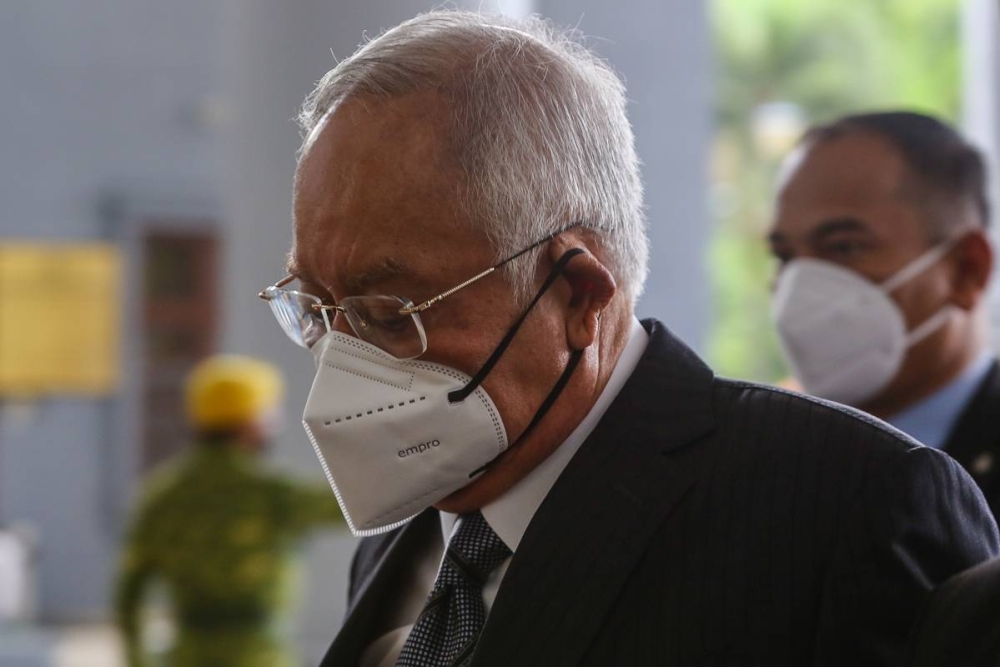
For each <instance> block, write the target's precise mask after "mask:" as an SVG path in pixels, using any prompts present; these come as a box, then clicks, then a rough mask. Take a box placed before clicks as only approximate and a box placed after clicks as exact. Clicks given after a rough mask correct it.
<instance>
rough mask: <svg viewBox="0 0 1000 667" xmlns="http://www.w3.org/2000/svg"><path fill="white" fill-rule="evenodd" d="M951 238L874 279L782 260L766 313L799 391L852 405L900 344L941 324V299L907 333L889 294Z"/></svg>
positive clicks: (876, 387) (899, 352)
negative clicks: (880, 279) (935, 308)
mask: <svg viewBox="0 0 1000 667" xmlns="http://www.w3.org/2000/svg"><path fill="white" fill-rule="evenodd" d="M952 245H953V242H952V241H947V242H945V243H942V244H940V245H938V246H935V247H934V248H932V249H931V250H929V251H928V252H926V253H924V254H923V255H921V256H920V257H918V258H917V259H915V260H914V261H913V262H911V263H910V264H908V265H907V266H905V267H904V268H903V269H901V270H900V271H899V272H897V273H896V274H895V275H894V276H892V277H891V278H889V279H888V280H886V281H885V282H883V283H882V284H881V285H878V284H875V283H873V282H871V281H869V280H867V279H866V278H864V277H862V276H861V275H859V274H857V273H855V272H854V271H851V270H849V269H845V268H843V267H841V266H838V265H836V264H833V263H831V262H825V261H822V260H817V259H808V258H807V259H796V260H793V261H791V262H789V264H788V266H786V267H785V269H784V271H782V273H781V277H780V278H779V279H778V283H777V286H776V289H775V292H774V297H773V302H772V316H773V318H774V321H775V324H776V326H777V329H778V335H779V338H780V339H781V344H782V350H783V352H784V353H785V358H786V359H787V360H788V363H789V365H790V366H791V368H792V372H793V373H794V375H795V377H796V379H797V380H798V381H799V383H800V384H801V385H802V388H803V390H805V391H806V392H807V393H809V394H812V395H813V396H818V397H820V398H826V399H829V400H831V401H837V402H839V403H845V404H847V405H854V406H858V405H863V404H864V403H865V402H866V401H868V400H870V399H872V398H874V397H875V396H877V395H878V393H879V392H880V391H882V390H883V389H885V388H886V387H887V386H888V385H889V383H890V382H891V381H892V379H893V378H894V377H895V376H896V373H897V372H898V371H899V369H900V367H901V366H902V364H903V360H904V358H905V357H906V351H907V350H908V349H909V348H910V347H912V346H913V345H916V344H917V343H918V342H920V341H921V340H923V339H924V338H926V337H927V336H929V335H931V334H932V333H934V332H935V331H937V330H938V329H940V328H941V327H942V326H944V324H945V322H946V321H947V319H948V317H949V316H950V315H951V310H952V308H951V306H945V307H943V308H942V309H941V310H939V311H938V312H937V313H935V314H934V315H932V316H931V317H929V318H928V319H927V320H926V321H924V322H923V323H922V324H920V325H919V326H917V327H916V328H915V329H914V330H913V331H909V332H907V330H906V321H905V319H904V317H903V313H902V311H901V310H900V309H899V306H897V305H896V302H895V301H893V300H892V298H891V297H890V294H891V293H892V292H893V290H895V289H896V288H898V287H900V286H902V285H904V284H906V283H907V282H909V281H910V280H912V279H913V278H915V277H916V276H918V275H919V274H921V273H923V272H924V271H926V270H927V269H928V268H930V267H931V266H932V265H933V264H935V263H936V262H938V261H939V260H940V259H941V258H942V257H944V255H945V254H946V253H947V252H948V251H949V250H950V249H951V247H952Z"/></svg>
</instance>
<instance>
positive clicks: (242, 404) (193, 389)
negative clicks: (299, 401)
mask: <svg viewBox="0 0 1000 667" xmlns="http://www.w3.org/2000/svg"><path fill="white" fill-rule="evenodd" d="M283 389H284V386H283V382H282V379H281V374H280V372H279V371H278V369H277V367H275V366H273V365H271V364H269V363H266V362H264V361H260V360H258V359H253V358H251V357H244V356H238V355H228V354H227V355H218V356H215V357H209V358H208V359H206V360H205V361H203V362H201V363H200V364H198V365H197V366H196V367H195V369H194V370H193V371H191V374H190V375H189V376H188V379H187V390H186V395H185V399H186V404H187V414H188V418H189V419H190V420H191V422H192V424H194V426H195V428H198V429H225V428H234V427H240V426H244V425H246V424H249V423H251V422H253V421H255V420H256V419H258V418H260V417H261V416H263V415H264V414H266V413H267V412H268V411H269V410H271V409H273V408H274V407H275V406H276V405H277V404H278V402H279V401H280V400H281V395H282V391H283Z"/></svg>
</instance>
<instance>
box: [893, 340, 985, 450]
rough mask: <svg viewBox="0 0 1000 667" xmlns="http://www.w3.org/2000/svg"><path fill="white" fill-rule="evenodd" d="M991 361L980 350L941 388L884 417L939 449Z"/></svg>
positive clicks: (926, 443)
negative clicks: (960, 371) (959, 373)
mask: <svg viewBox="0 0 1000 667" xmlns="http://www.w3.org/2000/svg"><path fill="white" fill-rule="evenodd" d="M992 363H993V357H992V355H991V354H990V353H989V352H983V353H982V354H981V355H979V356H978V357H977V358H976V360H975V361H973V362H972V363H971V364H969V366H968V367H967V368H966V369H965V370H964V371H962V373H961V375H959V376H958V377H957V378H955V379H954V380H952V381H951V382H950V383H949V384H948V385H946V386H945V387H944V388H942V389H939V390H938V391H937V392H935V393H934V394H931V395H930V396H928V397H927V398H925V399H923V400H922V401H920V402H919V403H916V404H914V405H911V406H910V407H909V408H907V409H906V410H903V411H902V412H900V413H898V414H895V415H892V416H891V417H889V418H888V419H886V421H888V422H889V423H890V424H892V425H893V426H895V427H896V428H898V429H899V430H900V431H902V432H904V433H906V434H908V435H910V436H913V437H914V438H916V439H917V440H919V441H920V442H922V443H923V444H925V445H927V446H928V447H933V448H935V449H941V448H942V447H944V445H945V444H946V442H947V440H948V436H949V435H950V434H951V431H952V428H953V427H954V426H955V422H957V421H958V418H959V417H960V416H961V414H962V411H963V410H964V409H965V406H966V405H967V404H968V403H969V401H970V400H972V397H973V395H975V393H976V390H977V389H978V388H979V386H980V385H981V384H982V383H983V380H984V379H985V378H986V374H987V373H989V371H990V366H991V365H992Z"/></svg>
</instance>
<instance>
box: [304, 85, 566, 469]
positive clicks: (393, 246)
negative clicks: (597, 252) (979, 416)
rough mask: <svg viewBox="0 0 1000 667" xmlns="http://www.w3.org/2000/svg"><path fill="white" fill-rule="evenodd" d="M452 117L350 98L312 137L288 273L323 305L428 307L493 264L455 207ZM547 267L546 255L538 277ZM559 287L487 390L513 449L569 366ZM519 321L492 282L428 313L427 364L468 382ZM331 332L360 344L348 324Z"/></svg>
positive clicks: (414, 101) (504, 289) (414, 103)
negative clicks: (357, 300) (358, 302)
mask: <svg viewBox="0 0 1000 667" xmlns="http://www.w3.org/2000/svg"><path fill="white" fill-rule="evenodd" d="M448 118H449V109H448V108H447V106H446V104H445V103H444V102H443V101H442V100H440V99H439V98H437V97H436V96H435V95H433V94H415V95H411V96H407V97H403V98H399V99H395V100H390V101H386V100H352V101H348V102H345V103H343V104H341V105H340V106H339V107H338V108H337V109H336V110H335V111H334V112H333V113H332V114H331V115H330V116H329V117H328V119H327V120H326V122H325V127H322V128H320V129H319V130H318V131H317V132H316V133H314V136H313V137H312V144H311V146H309V147H308V149H307V152H306V154H305V155H304V157H303V159H302V161H301V162H300V165H299V169H298V173H297V175H296V189H295V205H294V209H295V210H294V213H295V242H294V246H293V248H292V261H291V266H290V270H291V272H292V274H293V275H295V276H296V277H298V278H299V279H300V281H301V283H302V287H303V289H304V290H305V291H308V292H310V293H313V294H315V295H317V296H319V297H321V298H323V299H324V300H326V301H327V302H328V303H332V302H336V301H339V300H341V299H343V298H344V297H347V296H355V295H380V294H382V295H394V296H401V297H406V298H409V299H410V300H412V301H413V302H414V303H421V302H422V301H424V300H426V299H429V298H431V297H433V296H435V295H437V294H439V293H441V292H443V291H445V290H447V289H449V288H452V287H454V286H455V285H457V284H459V283H461V282H463V281H464V280H466V279H468V278H470V277H472V276H474V275H476V274H478V273H479V272H481V271H483V270H484V269H486V268H488V267H490V266H491V265H492V264H494V262H495V257H494V254H493V251H492V249H491V246H490V243H489V242H488V239H487V238H486V236H485V234H483V233H482V232H479V231H477V230H476V228H475V226H474V225H473V224H471V223H470V222H469V221H468V220H466V219H465V217H464V216H463V214H462V212H461V209H460V206H459V203H458V193H459V188H460V186H461V184H462V180H461V178H462V172H461V170H460V169H459V168H458V167H457V165H456V162H455V158H454V156H453V154H452V152H451V149H450V147H449V142H448V141H447V137H446V132H447V119H448ZM550 267H551V263H550V262H549V261H548V258H547V257H546V256H545V254H544V253H543V256H542V260H541V264H540V267H539V272H540V274H542V273H546V272H547V271H548V269H549V268H550ZM560 290H561V288H560V287H559V286H556V287H554V288H553V289H552V290H550V293H547V294H546V297H545V298H543V299H542V301H541V302H539V304H538V305H537V306H536V307H535V310H533V311H532V314H531V316H530V317H529V318H528V319H527V321H526V322H525V324H524V326H523V327H522V328H521V330H520V331H519V332H518V335H517V337H516V338H515V339H514V342H513V343H512V345H511V346H510V348H508V350H507V351H506V352H505V354H504V356H503V358H502V359H501V361H500V363H499V364H498V365H497V366H496V367H495V368H494V369H493V371H492V372H491V373H490V374H489V376H488V377H487V378H486V381H485V382H484V383H483V388H484V389H486V391H487V392H488V393H489V394H490V396H491V397H492V398H493V400H494V402H495V403H496V405H497V408H498V410H499V411H500V414H501V417H502V419H503V422H504V426H505V427H506V429H507V433H508V437H509V439H510V440H511V441H513V440H514V439H516V437H517V436H518V435H519V434H520V433H521V432H522V431H523V430H524V428H525V427H526V426H527V424H528V423H529V422H530V420H531V417H532V416H533V414H534V412H535V411H536V410H537V408H538V406H539V405H540V404H541V403H542V401H543V400H544V397H545V394H546V393H547V392H548V389H549V388H551V387H552V385H553V384H554V383H555V381H556V379H557V378H558V376H559V374H560V372H561V371H562V369H563V368H564V366H565V364H566V361H567V359H568V354H569V349H568V345H567V343H566V332H565V328H564V323H563V318H562V312H561V310H560V308H559V307H558V306H557V305H555V304H556V303H557V302H558V294H559V293H560ZM566 300H567V301H568V300H569V299H568V298H566ZM520 313H521V307H520V306H518V304H516V303H515V300H514V298H513V295H512V292H511V289H510V287H509V286H508V284H507V283H506V281H505V280H504V278H503V277H502V276H501V275H491V276H488V277H486V278H484V279H482V280H480V281H478V282H476V283H474V284H473V285H471V286H469V287H468V288H466V289H463V290H461V291H459V292H457V293H455V294H454V295H452V296H449V297H448V298H447V299H445V300H444V301H442V302H440V303H439V304H437V305H435V306H434V307H432V308H430V309H428V310H426V311H425V312H424V313H422V314H421V319H422V321H423V324H424V328H425V329H426V332H427V352H426V353H425V354H424V355H423V356H422V357H421V358H423V359H426V360H429V361H434V362H438V363H442V364H445V365H448V366H451V367H453V368H456V369H459V370H461V371H463V372H465V373H467V374H469V375H473V374H475V373H476V371H478V370H479V369H480V367H481V366H482V365H483V364H484V362H485V361H486V360H487V358H488V357H489V355H490V353H491V352H492V351H493V349H494V347H495V346H496V345H497V343H498V342H499V341H500V339H501V338H502V337H503V335H504V334H505V333H506V332H507V330H508V329H509V328H510V327H511V325H512V324H513V323H514V322H515V321H516V319H517V317H518V316H519V315H520ZM334 324H335V327H336V328H338V329H339V330H341V331H344V332H345V333H348V334H351V335H353V333H352V331H351V329H350V327H349V325H348V324H347V323H346V322H344V321H343V318H342V317H338V318H337V320H335V323H334ZM518 449H520V448H518ZM522 454H523V452H518V451H517V450H516V449H515V450H512V451H511V452H510V457H517V456H521V455H522ZM510 457H507V458H510ZM492 472H493V470H491V471H490V472H489V473H487V475H488V474H491V473H492ZM485 477H486V475H484V476H483V478H480V479H484V478H485Z"/></svg>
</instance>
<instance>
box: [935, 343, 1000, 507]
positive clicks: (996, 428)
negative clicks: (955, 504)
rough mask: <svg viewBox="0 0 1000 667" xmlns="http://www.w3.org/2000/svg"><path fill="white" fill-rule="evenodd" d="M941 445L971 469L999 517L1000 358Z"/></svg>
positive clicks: (970, 471) (965, 466)
mask: <svg viewBox="0 0 1000 667" xmlns="http://www.w3.org/2000/svg"><path fill="white" fill-rule="evenodd" d="M942 449H944V451H946V452H948V454H950V455H951V456H953V457H954V458H955V460H956V461H958V462H959V463H961V464H962V467H964V468H965V469H966V470H968V471H969V474H971V475H972V478H973V479H974V480H976V483H977V484H979V487H980V488H981V489H982V490H983V495H985V496H986V501H987V502H988V503H989V504H990V508H991V509H992V510H993V516H997V517H1000V362H997V361H995V360H994V362H993V365H992V366H991V367H990V371H989V373H988V374H987V376H986V379H984V380H983V382H982V384H981V385H980V386H979V389H977V390H976V393H975V395H974V396H973V398H972V400H971V401H970V402H969V404H968V405H967V406H966V407H965V409H964V410H963V411H962V415H961V416H960V417H959V418H958V423H956V424H955V427H954V429H952V432H951V434H950V435H949V436H948V441H947V442H946V443H945V445H944V447H943V448H942Z"/></svg>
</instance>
